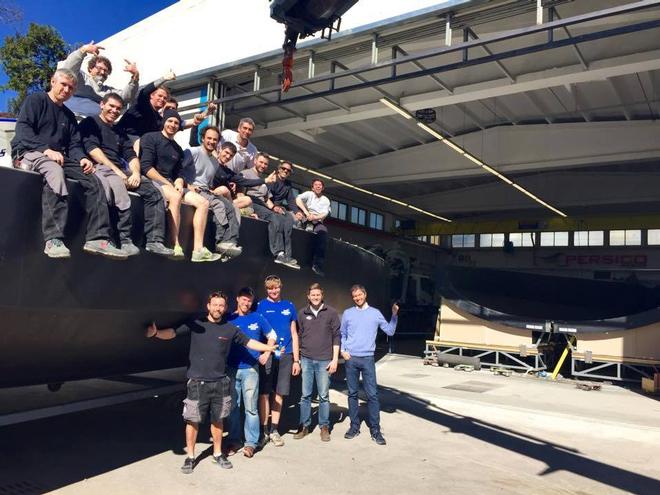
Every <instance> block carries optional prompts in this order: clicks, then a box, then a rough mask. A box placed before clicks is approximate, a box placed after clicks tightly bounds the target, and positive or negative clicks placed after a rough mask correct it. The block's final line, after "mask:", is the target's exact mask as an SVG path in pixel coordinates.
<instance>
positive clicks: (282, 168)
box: [280, 167, 292, 174]
mask: <svg viewBox="0 0 660 495" xmlns="http://www.w3.org/2000/svg"><path fill="white" fill-rule="evenodd" d="M280 170H281V171H282V172H286V173H287V174H290V173H291V172H292V170H291V169H290V168H286V167H280Z"/></svg>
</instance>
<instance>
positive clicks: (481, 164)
mask: <svg viewBox="0 0 660 495" xmlns="http://www.w3.org/2000/svg"><path fill="white" fill-rule="evenodd" d="M463 156H464V157H465V158H467V159H468V160H470V161H472V162H474V163H476V164H477V165H479V166H480V167H483V165H484V162H482V161H481V160H479V159H478V158H477V157H476V156H473V155H471V154H470V153H465V154H464V155H463Z"/></svg>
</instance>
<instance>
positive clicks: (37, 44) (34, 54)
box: [0, 23, 67, 113]
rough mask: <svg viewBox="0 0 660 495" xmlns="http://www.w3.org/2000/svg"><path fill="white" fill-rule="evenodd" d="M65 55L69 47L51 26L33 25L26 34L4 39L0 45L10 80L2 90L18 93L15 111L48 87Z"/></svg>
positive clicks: (10, 104)
mask: <svg viewBox="0 0 660 495" xmlns="http://www.w3.org/2000/svg"><path fill="white" fill-rule="evenodd" d="M66 55H67V44H66V43H65V42H64V40H63V39H62V36H61V35H60V33H59V32H57V31H56V30H55V29H53V28H52V27H50V26H42V25H40V24H35V23H30V27H29V29H28V32H27V34H25V35H21V34H19V33H16V35H14V36H7V37H5V43H4V45H3V46H0V62H2V66H3V68H4V71H5V73H6V74H7V76H8V77H9V81H8V82H7V84H5V85H3V86H2V87H0V89H2V90H8V89H9V90H14V91H16V92H17V93H18V95H17V96H16V98H13V99H12V100H11V101H10V103H9V107H10V110H11V111H12V112H14V113H18V109H19V108H20V106H21V103H23V100H24V99H25V97H26V96H27V95H28V94H30V93H34V92H36V91H41V90H45V89H47V88H48V84H49V82H50V78H51V76H52V74H53V72H54V71H55V69H56V68H57V62H58V61H60V60H63V59H64V58H66Z"/></svg>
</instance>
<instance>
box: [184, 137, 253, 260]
mask: <svg viewBox="0 0 660 495" xmlns="http://www.w3.org/2000/svg"><path fill="white" fill-rule="evenodd" d="M218 139H220V131H219V130H218V128H217V127H216V126H207V127H205V128H204V130H203V131H202V146H197V147H195V148H190V149H187V150H185V151H184V152H183V156H184V158H183V161H184V164H183V167H184V174H185V175H186V182H187V183H188V188H189V189H190V190H191V191H194V192H196V193H197V194H199V195H200V196H202V197H203V198H204V199H206V200H207V201H208V202H209V208H210V209H211V211H212V212H213V221H214V223H215V243H216V244H215V248H216V252H218V253H219V254H221V255H223V256H226V257H229V258H233V257H235V256H238V255H240V254H241V253H242V252H243V249H242V248H241V247H240V246H239V245H238V233H239V232H238V229H239V223H238V219H237V214H236V210H235V209H234V205H233V204H232V202H231V200H229V199H227V198H226V197H224V196H223V195H222V194H221V193H220V192H217V193H216V192H215V190H214V188H213V180H214V178H215V175H216V174H217V172H218V169H219V168H220V164H219V163H218V160H216V158H215V156H213V151H215V149H216V147H217V145H218Z"/></svg>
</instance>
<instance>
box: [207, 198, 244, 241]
mask: <svg viewBox="0 0 660 495" xmlns="http://www.w3.org/2000/svg"><path fill="white" fill-rule="evenodd" d="M198 193H199V194H200V195H201V196H202V197H203V198H204V199H206V200H208V202H209V209H210V210H211V211H212V212H213V222H214V223H215V242H216V244H217V243H218V242H235V243H238V232H239V226H240V224H239V223H238V219H237V216H236V209H235V208H234V203H232V201H231V200H229V199H227V198H225V197H224V196H217V195H215V194H213V193H212V192H210V191H209V190H207V189H200V190H199V191H198ZM239 217H240V214H239Z"/></svg>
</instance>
